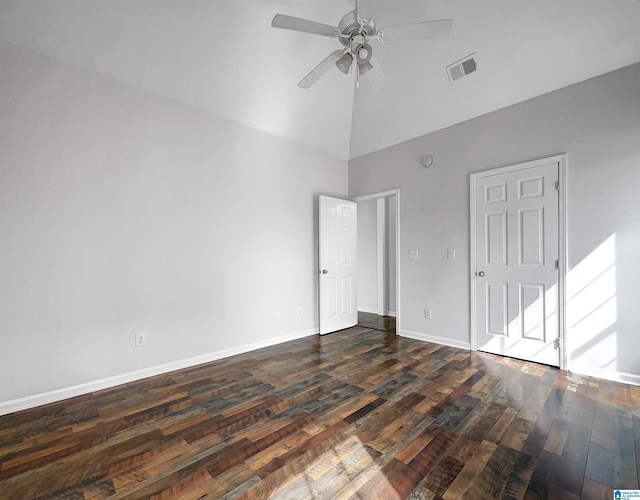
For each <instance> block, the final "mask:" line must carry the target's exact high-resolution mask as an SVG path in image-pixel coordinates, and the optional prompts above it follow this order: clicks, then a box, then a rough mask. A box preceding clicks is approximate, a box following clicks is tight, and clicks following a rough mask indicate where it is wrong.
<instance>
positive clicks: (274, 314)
mask: <svg viewBox="0 0 640 500" xmlns="http://www.w3.org/2000/svg"><path fill="white" fill-rule="evenodd" d="M273 319H275V320H276V321H278V320H279V319H280V309H275V310H274V311H273Z"/></svg>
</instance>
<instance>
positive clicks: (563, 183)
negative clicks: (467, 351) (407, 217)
mask: <svg viewBox="0 0 640 500" xmlns="http://www.w3.org/2000/svg"><path fill="white" fill-rule="evenodd" d="M555 162H557V163H558V181H559V186H558V312H559V314H558V317H559V325H558V328H559V330H560V369H561V370H566V369H567V348H566V320H565V310H566V291H565V290H566V269H567V234H566V233H567V223H566V215H567V212H566V200H567V172H566V171H567V155H566V154H560V155H555V156H550V157H547V158H540V159H537V160H532V161H528V162H524V163H518V164H515V165H509V166H506V167H501V168H495V169H491V170H485V171H483V172H477V173H473V174H471V175H470V176H469V199H470V203H469V209H470V266H469V286H470V299H471V304H470V313H471V314H470V325H469V327H470V332H471V339H470V340H471V350H472V351H477V350H478V348H477V329H476V315H477V297H476V281H477V277H476V267H477V262H476V250H477V248H476V242H477V227H476V202H477V200H476V190H475V185H476V180H477V179H480V178H483V177H488V176H493V175H499V174H504V173H509V172H516V171H518V170H524V169H527V168H532V167H537V166H540V165H546V164H548V163H555Z"/></svg>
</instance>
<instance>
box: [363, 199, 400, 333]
mask: <svg viewBox="0 0 640 500" xmlns="http://www.w3.org/2000/svg"><path fill="white" fill-rule="evenodd" d="M390 196H395V197H396V335H397V334H398V333H397V332H399V331H400V304H401V301H400V189H391V190H389V191H382V192H379V193H372V194H367V195H363V196H356V197H354V198H351V201H355V202H356V203H358V202H362V201H370V200H380V199H383V198H389V197H390ZM376 210H377V209H376ZM378 234H379V231H378ZM377 258H378V260H380V258H381V257H380V255H378V257H377ZM378 267H379V266H378ZM381 286H382V283H380V281H378V290H377V296H378V297H380V295H381V293H382V292H381ZM379 306H380V304H379V303H378V307H379Z"/></svg>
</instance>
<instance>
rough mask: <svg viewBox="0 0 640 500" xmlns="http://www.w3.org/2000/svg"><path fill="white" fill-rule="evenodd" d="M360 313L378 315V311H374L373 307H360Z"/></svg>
mask: <svg viewBox="0 0 640 500" xmlns="http://www.w3.org/2000/svg"><path fill="white" fill-rule="evenodd" d="M358 312H363V313H369V314H376V315H377V314H378V311H377V309H373V308H371V307H360V306H358Z"/></svg>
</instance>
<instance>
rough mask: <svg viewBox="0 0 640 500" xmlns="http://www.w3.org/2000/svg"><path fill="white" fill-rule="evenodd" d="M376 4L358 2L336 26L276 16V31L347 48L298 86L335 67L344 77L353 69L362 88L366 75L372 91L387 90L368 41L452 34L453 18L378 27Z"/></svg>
mask: <svg viewBox="0 0 640 500" xmlns="http://www.w3.org/2000/svg"><path fill="white" fill-rule="evenodd" d="M375 1H376V0H356V1H355V10H352V11H350V12H347V13H346V14H345V15H344V16H343V17H342V19H340V22H339V23H338V26H337V27H333V26H330V25H328V24H322V23H317V22H315V21H309V20H307V19H301V18H298V17H291V16H287V15H285V14H276V15H275V17H274V18H273V21H271V26H273V27H274V28H282V29H287V30H293V31H301V32H303V33H312V34H315V35H322V36H326V37H330V38H337V39H338V40H339V41H340V43H341V44H342V45H343V46H344V48H342V49H339V50H336V51H334V52H332V53H331V54H329V56H328V57H327V58H326V59H324V60H323V61H322V62H321V63H320V64H318V65H317V66H316V67H315V68H313V69H312V70H311V72H309V74H308V75H307V76H305V77H304V78H303V79H302V80H300V82H298V87H301V88H304V89H308V88H310V87H311V86H312V85H313V84H314V83H316V82H317V81H318V80H319V79H320V77H321V76H322V75H324V74H325V73H326V72H327V71H329V69H330V68H331V66H333V65H334V64H335V65H336V66H337V67H338V69H339V70H340V71H342V72H343V73H344V74H345V75H346V74H349V73H350V72H351V71H352V70H353V71H355V74H356V86H359V82H360V76H363V75H365V74H366V75H367V79H368V80H369V83H370V84H371V86H372V87H373V90H374V91H375V92H377V91H378V90H381V89H382V88H383V87H384V74H383V73H382V70H381V68H380V64H379V63H378V62H377V61H376V59H375V57H374V56H373V49H372V47H371V45H370V43H369V42H372V41H377V42H381V43H385V42H393V41H396V40H408V39H427V38H446V37H448V36H449V33H450V32H451V26H452V24H453V21H452V20H451V19H441V20H438V21H427V22H421V23H413V24H402V25H399V26H388V27H384V28H378V27H377V26H376V23H375V19H374V16H375V8H374V3H375ZM352 3H353V2H352Z"/></svg>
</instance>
